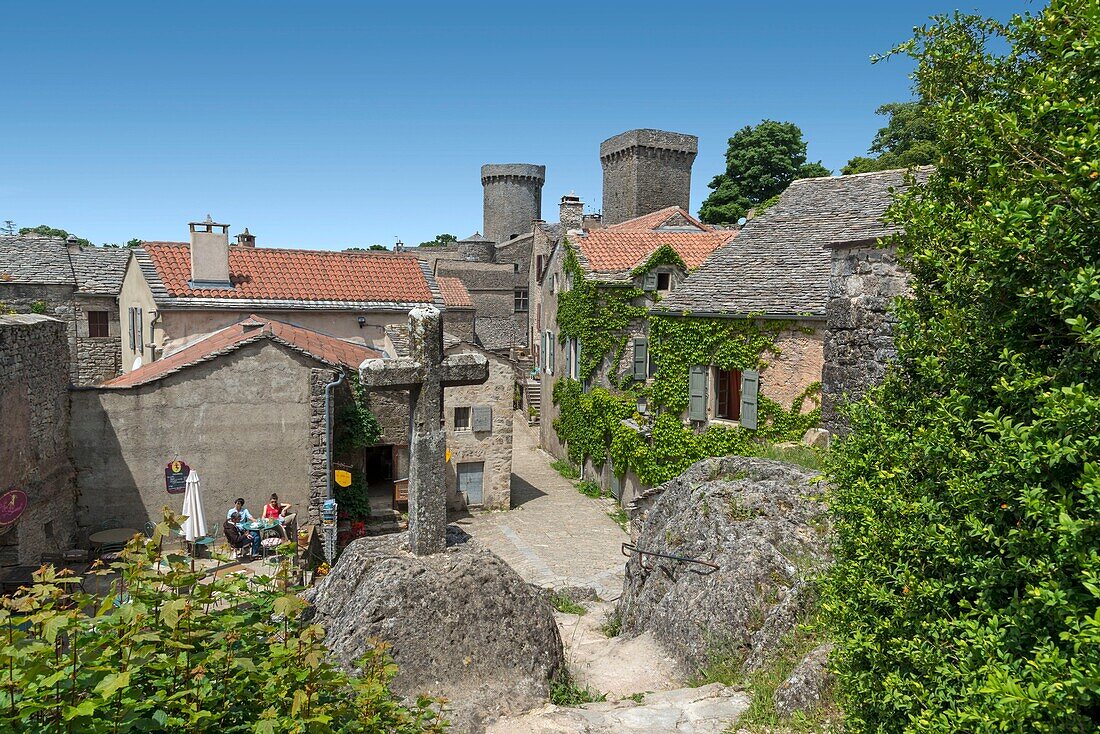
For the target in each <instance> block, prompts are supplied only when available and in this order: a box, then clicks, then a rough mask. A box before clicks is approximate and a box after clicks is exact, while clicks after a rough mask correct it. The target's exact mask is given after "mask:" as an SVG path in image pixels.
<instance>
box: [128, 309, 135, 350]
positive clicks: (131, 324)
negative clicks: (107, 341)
mask: <svg viewBox="0 0 1100 734" xmlns="http://www.w3.org/2000/svg"><path fill="white" fill-rule="evenodd" d="M126 314H127V316H128V317H129V318H128V321H127V323H128V325H129V327H130V351H131V352H135V351H137V342H136V340H135V339H134V334H135V332H134V307H133V306H130V308H128V309H126Z"/></svg>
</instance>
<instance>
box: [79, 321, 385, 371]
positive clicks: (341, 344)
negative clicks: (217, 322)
mask: <svg viewBox="0 0 1100 734" xmlns="http://www.w3.org/2000/svg"><path fill="white" fill-rule="evenodd" d="M262 339H270V340H272V341H274V342H277V343H279V344H282V345H284V346H287V347H290V348H291V349H294V350H296V351H298V352H301V353H302V354H305V355H307V356H310V357H313V358H314V359H316V360H318V361H319V362H323V363H325V364H327V365H329V366H331V367H345V368H347V369H350V370H358V369H359V365H361V364H362V363H363V362H364V360H367V359H374V358H377V357H381V356H382V355H381V354H380V353H379V352H378V351H377V350H374V349H371V348H370V347H366V346H363V345H362V344H355V343H353V342H349V341H345V340H343V339H338V338H336V337H334V336H329V335H328V334H322V333H321V332H319V331H313V330H312V329H305V328H302V327H301V326H294V325H293V324H288V323H285V322H282V321H276V320H274V319H269V318H266V317H263V316H257V315H255V314H252V315H250V316H249V317H248V318H246V319H242V320H241V321H238V322H237V323H235V324H233V325H232V326H227V327H226V328H224V329H221V330H219V331H215V332H214V333H213V334H211V335H209V336H207V337H204V338H202V339H199V340H198V341H197V342H193V343H191V344H189V345H188V346H186V347H184V348H183V349H181V350H179V351H178V352H173V353H172V354H170V355H168V356H167V357H163V358H161V359H158V360H156V361H154V362H150V363H149V364H146V365H143V366H141V367H139V368H137V369H136V370H134V371H133V372H128V373H126V374H124V375H119V376H118V377H116V378H114V379H112V380H108V381H107V382H104V383H103V384H102V385H100V386H99V387H106V388H126V387H138V386H139V385H147V384H149V383H150V382H154V381H156V380H160V379H162V378H164V377H167V376H168V375H172V374H175V373H176V372H179V371H181V370H184V369H187V368H188V367H193V366H195V365H197V364H201V363H203V362H209V361H210V360H212V359H217V358H218V357H220V356H222V355H224V354H230V353H231V352H235V351H237V350H238V349H240V348H241V347H243V346H245V345H246V344H253V343H255V342H258V341H260V340H262Z"/></svg>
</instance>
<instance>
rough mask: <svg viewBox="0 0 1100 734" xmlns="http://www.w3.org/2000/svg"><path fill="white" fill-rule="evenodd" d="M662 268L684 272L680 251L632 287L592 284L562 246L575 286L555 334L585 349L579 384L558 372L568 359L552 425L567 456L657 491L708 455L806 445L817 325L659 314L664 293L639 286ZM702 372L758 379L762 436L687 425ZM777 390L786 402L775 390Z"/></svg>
mask: <svg viewBox="0 0 1100 734" xmlns="http://www.w3.org/2000/svg"><path fill="white" fill-rule="evenodd" d="M658 265H674V266H676V267H677V269H678V272H680V273H683V272H684V267H683V262H682V261H681V260H680V258H679V256H678V255H676V253H675V251H674V250H672V248H667V247H666V248H661V249H659V250H657V251H656V252H655V253H654V255H653V256H652V257H651V258H650V259H649V260H648V261H647V262H646V263H645V264H643V265H642V266H639V267H638V268H636V269H635V270H634V271H633V273H632V274H631V275H632V276H634V278H635V279H634V280H633V281H627V282H623V283H607V282H603V281H597V280H595V279H590V278H587V277H585V274H584V271H583V268H581V266H580V263H579V262H578V259H577V256H576V253H575V252H574V251H573V249H572V247H570V246H568V245H566V247H565V248H564V256H563V260H562V264H561V272H562V273H563V274H564V277H565V278H566V283H565V284H564V285H567V286H568V287H563V288H562V289H561V291H560V292H559V293H558V294H557V304H556V305H557V318H556V323H557V327H558V330H559V331H558V332H557V334H556V337H557V342H558V346H559V348H560V346H562V345H565V344H566V343H568V340H569V339H571V338H575V339H576V340H577V341H578V343H579V344H580V347H581V358H580V365H579V366H580V370H579V378H580V379H571V378H569V377H565V376H560V375H565V374H568V367H567V365H566V359H561V360H559V361H558V370H557V372H558V373H559V375H555V376H554V377H553V380H554V383H553V390H552V403H553V406H554V407H555V409H556V410H555V412H556V413H557V415H556V417H554V418H553V419H552V427H553V431H554V433H555V434H556V437H557V439H558V440H559V441H560V442H561V445H562V446H563V447H564V451H565V453H566V454H567V455H568V457H569V459H570V460H571V461H573V462H574V463H576V464H578V465H580V464H583V463H584V461H585V460H586V459H590V460H591V461H592V462H593V464H594V465H596V466H600V465H602V464H604V463H605V462H608V461H610V462H611V466H612V469H613V471H614V473H615V474H616V475H618V476H620V477H621V476H623V475H624V474H626V473H627V472H632V473H633V474H635V475H636V476H637V478H638V480H639V481H640V482H641V483H642V484H645V485H654V484H658V483H660V482H662V481H665V480H667V479H670V478H672V477H674V476H676V475H678V474H679V473H681V472H682V471H683V470H684V469H685V468H687V467H688V466H689V465H690V464H691V463H693V462H694V461H697V460H698V459H700V458H703V457H705V456H722V455H726V454H742V455H752V454H756V453H759V452H761V451H762V450H763V449H764V447H765V446H766V445H767V444H768V443H772V442H778V441H793V440H798V439H799V438H801V436H802V434H803V433H805V431H806V429H807V428H809V427H812V426H814V425H817V423H818V421H819V419H820V408H819V407H818V403H819V399H818V396H819V393H820V382H819V379H820V374H821V335H820V326H819V325H818V324H815V323H813V322H806V321H797V322H796V321H794V320H774V319H764V318H752V319H719V318H695V317H691V316H687V315H675V316H674V315H650V314H649V310H648V309H649V307H650V306H652V305H653V303H654V302H655V301H656V300H657V299H659V296H657V297H656V298H655V297H654V296H653V294H651V293H647V292H646V291H644V290H643V289H642V288H639V287H638V283H637V279H638V278H641V277H644V274H645V272H647V271H649V270H651V269H652V268H654V267H657V266H658ZM637 335H646V337H647V339H648V348H649V350H650V354H649V358H650V359H651V360H652V362H653V366H654V368H655V372H654V373H653V376H652V377H651V378H649V379H647V380H645V381H640V380H635V379H634V374H633V371H631V370H629V369H626V368H625V367H626V365H628V364H629V362H625V363H624V359H623V358H624V355H625V352H626V351H627V348H628V345H629V343H630V340H631V338H632V337H633V336H637ZM789 352H793V353H789ZM566 355H568V351H567V350H566ZM693 365H712V366H714V367H717V368H719V369H724V370H733V369H736V370H745V369H755V370H758V371H760V372H761V374H762V381H763V385H764V389H763V390H762V392H761V394H760V396H759V423H758V428H757V430H749V429H745V428H742V427H740V426H739V425H735V424H719V423H709V424H706V425H705V427H704V424H695V425H692V424H688V425H685V423H684V421H683V416H684V413H685V411H686V410H687V407H688V379H689V377H688V375H689V372H690V368H691V367H692V366H693ZM773 376H774V377H775V378H777V379H775V380H773V379H772V378H773ZM585 383H587V384H588V385H589V386H590V389H589V390H588V391H585V390H584V384H585ZM773 386H774V387H775V388H777V389H776V390H775V397H779V398H780V400H781V401H782V402H781V401H780V400H776V399H774V398H773V397H771V396H770V395H769V393H770V391H771V389H772V388H773ZM640 401H641V402H644V404H645V405H646V409H645V411H644V413H640V412H638V405H639V403H640ZM544 405H545V403H544ZM547 407H548V406H547ZM544 409H545V408H544ZM624 421H628V423H627V424H624ZM631 424H633V425H631Z"/></svg>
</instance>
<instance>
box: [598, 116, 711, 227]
mask: <svg viewBox="0 0 1100 734" xmlns="http://www.w3.org/2000/svg"><path fill="white" fill-rule="evenodd" d="M698 152H699V138H697V137H695V136H694V135H685V134H684V133H672V132H667V131H665V130H628V131H627V132H625V133H621V134H619V135H616V136H615V137H613V138H608V139H607V140H605V141H603V143H601V144H600V163H601V164H603V221H604V224H609V225H610V224H618V223H619V222H624V221H626V220H627V219H633V218H634V217H640V216H642V215H643V214H649V213H651V212H655V211H657V210H658V209H664V208H665V207H666V206H681V207H683V208H684V209H687V208H688V206H689V203H690V195H691V164H692V163H693V162H694V161H695V154H696V153H698Z"/></svg>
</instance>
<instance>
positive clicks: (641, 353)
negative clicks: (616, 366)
mask: <svg viewBox="0 0 1100 734" xmlns="http://www.w3.org/2000/svg"><path fill="white" fill-rule="evenodd" d="M648 363H649V342H648V341H647V340H646V339H643V338H641V337H638V338H636V339H634V379H635V380H637V381H639V382H645V378H646V372H647V371H648Z"/></svg>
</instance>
